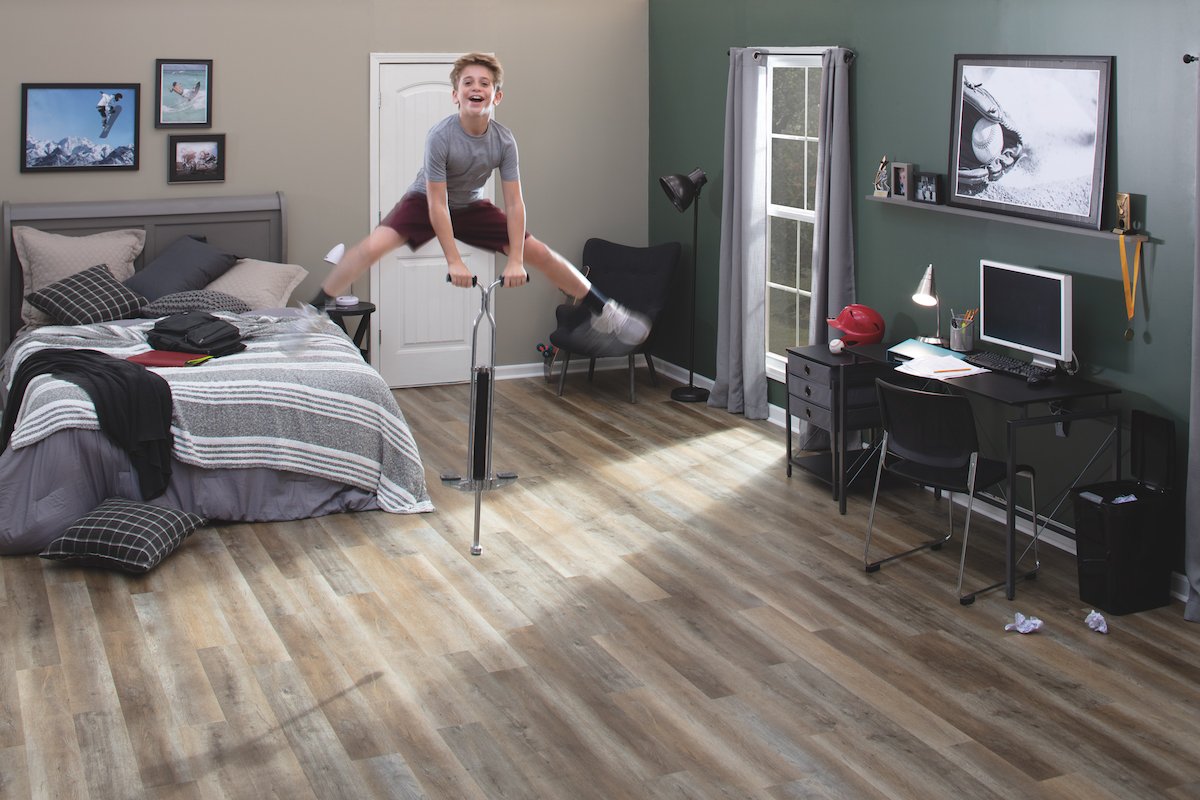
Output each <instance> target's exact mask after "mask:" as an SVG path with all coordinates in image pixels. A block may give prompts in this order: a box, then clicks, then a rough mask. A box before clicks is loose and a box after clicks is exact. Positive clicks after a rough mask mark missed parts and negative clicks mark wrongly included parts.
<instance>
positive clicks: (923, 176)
mask: <svg viewBox="0 0 1200 800" xmlns="http://www.w3.org/2000/svg"><path fill="white" fill-rule="evenodd" d="M913 181H914V183H913V195H912V199H913V202H914V203H930V204H932V205H940V204H941V203H942V202H943V201H944V199H945V198H944V197H943V196H942V176H941V175H939V174H938V173H936V172H918V173H917V174H916V177H914V178H913Z"/></svg>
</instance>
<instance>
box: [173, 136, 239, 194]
mask: <svg viewBox="0 0 1200 800" xmlns="http://www.w3.org/2000/svg"><path fill="white" fill-rule="evenodd" d="M223 180H225V134H223V133H193V134H185V135H181V136H168V137H167V183H197V182H201V181H223Z"/></svg>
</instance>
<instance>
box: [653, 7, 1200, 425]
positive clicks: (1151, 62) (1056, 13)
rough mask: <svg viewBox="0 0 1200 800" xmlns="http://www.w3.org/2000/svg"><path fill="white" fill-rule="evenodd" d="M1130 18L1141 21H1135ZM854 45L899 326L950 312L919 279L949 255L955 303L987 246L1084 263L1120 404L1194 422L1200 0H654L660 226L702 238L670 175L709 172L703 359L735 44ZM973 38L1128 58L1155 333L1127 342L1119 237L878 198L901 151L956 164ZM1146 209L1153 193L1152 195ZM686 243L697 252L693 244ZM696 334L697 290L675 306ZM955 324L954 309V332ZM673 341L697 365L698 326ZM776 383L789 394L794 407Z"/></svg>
mask: <svg viewBox="0 0 1200 800" xmlns="http://www.w3.org/2000/svg"><path fill="white" fill-rule="evenodd" d="M1118 20H1123V21H1118ZM748 45H760V46H771V45H775V46H809V45H841V46H845V47H849V48H850V49H852V50H854V51H855V52H856V53H857V54H858V59H857V61H856V62H855V65H854V68H853V83H852V90H851V91H852V97H853V100H854V114H855V118H854V124H853V129H854V136H855V142H854V168H855V178H854V180H855V196H856V202H855V209H854V211H855V226H856V235H855V239H856V248H857V266H856V270H857V278H858V292H859V297H858V299H859V301H860V302H864V303H867V304H869V305H871V306H874V307H875V308H877V309H878V310H879V311H880V312H881V313H882V314H883V315H884V318H885V319H886V320H887V323H888V338H904V337H907V336H912V335H915V334H916V333H918V329H920V332H926V329H928V328H930V327H931V326H932V315H931V312H929V311H928V310H927V309H921V308H918V307H916V306H914V305H913V304H912V302H911V301H910V299H909V298H910V295H911V294H912V291H913V289H914V288H915V286H916V284H917V281H918V280H919V279H920V276H921V272H922V270H923V269H924V268H925V265H926V264H929V263H933V264H935V265H936V268H937V280H938V289H939V293H940V294H941V296H942V299H943V312H944V314H948V311H946V308H945V307H946V306H947V305H953V306H955V307H967V306H971V305H975V303H974V302H972V300H973V299H976V298H977V294H978V288H977V283H978V279H977V272H978V261H979V259H980V258H981V257H986V258H991V259H995V260H999V261H1007V262H1011V263H1016V264H1025V265H1028V266H1041V267H1046V268H1050V269H1057V270H1062V271H1066V272H1070V273H1072V274H1073V275H1074V276H1075V303H1076V309H1075V313H1076V324H1075V349H1076V352H1077V354H1078V356H1079V359H1080V362H1081V365H1082V368H1083V372H1084V374H1086V375H1090V376H1092V377H1094V378H1096V379H1097V380H1101V381H1104V382H1109V383H1111V384H1113V385H1116V386H1119V387H1120V388H1121V389H1122V390H1123V393H1122V394H1121V395H1120V396H1119V397H1120V401H1119V402H1120V404H1121V405H1122V407H1125V408H1140V409H1143V410H1146V411H1151V412H1154V413H1158V414H1162V415H1165V416H1168V417H1170V418H1173V419H1175V420H1176V421H1177V426H1178V427H1179V429H1180V430H1179V435H1180V438H1181V440H1182V439H1183V437H1184V435H1185V434H1186V427H1187V424H1186V419H1187V413H1188V411H1187V410H1188V393H1189V378H1188V375H1189V372H1190V361H1191V354H1190V349H1191V348H1190V335H1191V334H1190V331H1191V302H1192V273H1193V247H1194V237H1195V231H1194V230H1193V229H1192V219H1193V216H1192V215H1193V210H1194V208H1195V203H1196V197H1195V180H1194V175H1195V166H1196V165H1195V141H1196V81H1197V74H1196V71H1197V69H1200V65H1197V64H1193V65H1184V64H1183V63H1182V60H1181V57H1182V55H1183V53H1185V52H1193V53H1194V52H1197V50H1200V3H1196V2H1194V0H1186V1H1185V0H1143V2H1140V3H1137V4H1136V5H1133V4H1130V3H1127V2H1116V0H1056V2H1054V3H1042V4H1034V3H1029V2H1025V1H1024V0H987V2H982V1H981V0H976V2H961V0H907V2H903V3H897V2H893V1H892V0H851V1H850V2H847V1H846V0H840V1H839V0H808V2H803V3H799V2H794V1H793V0H774V1H773V2H768V1H767V0H650V108H651V111H650V179H651V186H650V188H649V189H648V191H649V192H650V202H649V220H650V240H651V241H662V240H667V239H678V240H680V241H682V242H684V243H685V249H687V250H690V240H691V222H692V221H691V218H690V217H691V212H690V211H689V212H688V213H687V214H685V215H681V214H679V213H678V212H676V211H675V210H674V208H673V207H672V206H671V205H670V204H669V203H668V202H667V200H666V198H665V196H664V195H663V194H662V192H661V190H660V189H659V188H658V186H657V176H659V175H663V174H667V173H673V172H686V171H688V170H690V169H692V168H693V167H696V166H700V167H702V168H704V169H705V170H706V171H707V173H708V175H709V178H710V182H709V184H708V186H706V187H705V189H704V193H703V195H702V196H701V201H700V202H701V204H700V241H699V247H698V248H697V249H698V255H699V258H698V274H699V280H698V298H697V321H696V339H697V341H696V363H695V367H696V371H697V373H699V374H701V375H705V376H708V377H712V376H713V375H714V372H715V368H714V363H715V360H714V356H713V352H714V343H715V341H716V324H717V323H716V319H717V315H716V286H717V262H718V252H719V247H720V215H721V193H722V185H723V180H722V178H723V174H722V171H723V170H722V154H723V125H724V108H725V94H726V82H727V72H728V56H727V53H728V48H729V47H731V46H748ZM955 53H1007V54H1024V53H1047V54H1058V55H1111V56H1114V57H1115V60H1114V73H1113V81H1112V109H1111V116H1110V129H1109V143H1108V166H1107V175H1106V180H1105V200H1104V204H1105V205H1104V208H1105V216H1104V220H1103V222H1104V225H1105V226H1107V227H1111V224H1112V221H1111V213H1110V212H1111V209H1112V208H1113V206H1114V200H1113V197H1114V192H1115V191H1117V190H1118V189H1119V190H1120V191H1125V192H1130V193H1133V194H1134V195H1144V197H1145V209H1144V214H1143V215H1140V216H1141V220H1142V222H1143V224H1144V226H1145V228H1146V230H1147V231H1148V232H1149V233H1150V235H1151V237H1152V239H1153V244H1152V245H1151V246H1150V247H1149V248H1148V250H1147V251H1146V253H1145V263H1144V264H1143V269H1142V281H1141V286H1140V287H1139V292H1138V310H1137V318H1136V323H1135V326H1134V327H1135V331H1136V336H1135V339H1134V340H1133V341H1132V342H1126V341H1124V339H1123V338H1122V332H1123V331H1124V328H1125V306H1124V295H1123V290H1122V283H1121V267H1120V257H1119V254H1118V250H1117V245H1116V243H1115V242H1114V241H1112V240H1108V239H1098V238H1094V237H1088V236H1080V235H1077V234H1074V233H1071V232H1069V231H1062V232H1060V231H1045V230H1040V229H1035V228H1029V227H1026V226H1022V225H1018V224H1013V223H1011V222H1007V221H1005V219H1004V217H1002V216H998V215H997V216H996V217H995V219H994V221H993V220H992V219H984V220H979V219H971V218H964V217H957V216H951V215H948V214H939V213H934V212H930V211H928V210H923V209H922V208H920V207H895V206H893V205H888V204H882V203H873V202H868V201H866V200H864V199H863V198H864V196H865V195H866V194H868V193H869V192H870V189H871V181H872V179H873V177H874V172H875V168H876V166H877V165H878V163H879V158H880V156H882V155H885V154H886V155H887V156H888V157H889V158H891V159H892V160H894V161H906V162H912V163H915V164H917V165H919V168H920V169H923V170H928V171H933V172H939V173H945V172H946V160H947V149H948V141H949V127H950V119H949V117H950V96H951V73H952V69H953V57H954V54H955ZM1135 210H1136V209H1135ZM685 258H686V256H685ZM671 314H672V315H673V316H674V318H675V319H676V320H677V321H678V322H679V324H678V326H677V327H676V328H675V330H677V331H681V332H683V331H686V320H687V316H686V314H687V310H686V303H685V302H684V298H680V301H679V302H677V303H676V305H675V307H673V308H672V309H671ZM946 324H947V323H946V322H943V329H945V326H946ZM662 355H663V356H665V357H666V358H667V359H668V360H671V361H675V362H676V363H681V364H686V359H687V339H686V333H682V334H681V335H677V336H676V337H674V338H673V339H671V340H669V341H668V342H667V343H666V345H665V346H664V347H663V348H662ZM783 397H784V395H783V391H782V387H781V386H780V385H778V384H773V385H772V390H771V399H772V402H773V403H776V404H779V405H782V404H783Z"/></svg>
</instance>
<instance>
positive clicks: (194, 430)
mask: <svg viewBox="0 0 1200 800" xmlns="http://www.w3.org/2000/svg"><path fill="white" fill-rule="evenodd" d="M2 226H3V227H2V237H3V238H2V241H3V265H2V267H3V269H4V271H5V272H6V273H7V275H8V276H9V285H8V287H7V289H8V298H7V302H5V303H3V304H2V308H3V309H4V312H5V314H6V318H5V319H4V321H3V327H2V328H0V330H2V331H4V332H6V341H5V344H6V345H7V346H6V349H5V352H4V359H3V370H4V379H3V386H4V390H5V397H4V402H5V410H6V412H8V413H9V414H14V415H15V416H13V419H14V420H15V424H10V427H11V438H10V440H9V442H8V446H7V447H6V448H5V450H4V451H3V453H2V454H0V553H4V554H11V553H29V552H38V551H41V550H42V549H43V548H44V547H45V546H46V545H47V544H48V543H49V542H51V541H52V540H54V539H55V538H56V537H58V536H60V534H62V532H63V531H64V530H65V529H66V528H67V527H68V526H70V525H72V523H73V522H74V521H76V520H78V519H79V518H80V517H82V516H84V515H86V514H87V513H88V512H90V511H91V510H93V509H94V508H96V507H97V506H98V505H99V504H101V503H102V502H103V501H104V500H106V499H107V498H114V497H117V498H128V499H130V500H133V501H146V502H149V503H152V504H153V505H155V506H161V507H163V508H170V509H177V510H179V511H182V512H187V513H189V514H193V515H197V516H198V517H200V518H204V519H207V520H213V521H218V520H219V521H246V522H250V521H280V520H292V519H302V518H307V517H312V516H320V515H324V514H330V513H337V512H346V511H367V510H382V511H387V512H391V513H420V512H426V511H430V510H432V505H431V503H430V500H429V495H428V492H427V491H426V486H425V479H424V469H423V466H422V464H421V460H420V454H419V451H418V449H417V446H416V443H415V441H414V440H413V437H412V434H411V431H410V430H409V428H408V425H407V423H406V422H405V420H404V415H403V413H402V412H401V410H400V408H399V407H398V406H397V405H396V401H395V398H394V396H393V395H392V393H391V391H390V390H389V389H388V388H387V386H386V384H385V383H384V382H383V380H382V379H381V378H380V377H379V374H378V373H377V372H375V370H374V369H373V368H371V366H370V365H369V364H366V363H365V362H364V361H363V360H362V357H361V355H360V353H359V350H358V348H357V347H356V346H355V345H354V344H353V343H352V342H351V341H350V340H349V338H348V337H347V336H346V334H345V333H344V332H343V331H342V330H341V329H340V328H339V327H337V326H336V325H335V324H334V323H332V322H330V321H329V320H328V319H327V318H324V317H322V318H318V319H316V320H313V319H306V318H303V317H301V316H299V315H298V314H297V312H296V311H295V310H294V309H288V308H287V307H286V306H287V304H288V297H289V296H290V294H291V292H292V290H293V289H295V287H296V286H297V285H298V284H299V283H300V281H301V280H303V278H304V275H305V274H306V273H305V270H304V269H303V268H302V267H300V266H297V265H293V264H288V263H287V251H286V241H287V238H286V215H285V204H284V198H283V196H282V195H281V194H278V193H276V194H268V195H255V196H241V197H207V198H189V199H165V200H148V201H109V202H85V203H81V202H68V203H28V204H13V203H7V202H6V203H4V204H3V207H2ZM214 254H215V255H214ZM101 263H103V264H105V269H103V270H100V271H99V272H98V273H96V274H95V275H93V274H92V273H95V272H96V267H95V265H96V264H101ZM85 264H92V265H93V266H91V267H84V266H82V265H85ZM84 278H87V280H83V279H84ZM93 278H94V279H96V280H99V281H100V284H99V285H100V286H101V287H103V290H102V291H101V290H96V291H98V292H100V293H101V294H104V298H105V299H104V300H103V301H102V302H101V301H96V303H95V304H96V305H101V306H106V307H105V308H104V310H103V313H102V319H101V321H88V320H91V319H93V318H94V316H93V312H92V311H91V310H90V309H91V307H92V305H93V304H92V303H91V302H90V300H91V298H90V297H84V298H83V299H84V301H87V302H85V304H84V305H85V307H86V308H87V309H89V310H88V311H86V312H85V313H84V314H83V316H79V315H78V314H77V313H76V312H74V311H73V310H72V309H76V308H77V301H78V300H79V298H78V295H79V294H80V293H81V292H82V293H83V294H85V295H86V294H87V293H88V292H92V291H93V289H92V286H93V283H92V282H91V281H92V279H93ZM114 283H116V284H119V286H118V287H115V288H114V289H113V292H112V293H113V294H116V295H120V296H121V298H122V300H121V301H120V302H127V301H125V300H124V296H125V295H126V294H127V293H128V292H129V291H132V292H133V294H134V295H135V296H137V297H138V301H137V302H136V305H137V306H138V309H137V310H136V311H124V310H122V309H124V308H125V306H120V305H118V306H117V307H116V308H115V310H114V308H110V307H107V306H111V305H112V304H113V303H115V302H118V301H116V300H110V299H109V297H108V287H109V286H110V285H111V284H114ZM64 287H67V288H64ZM81 287H82V288H81ZM122 287H124V288H122ZM135 287H136V289H135ZM64 293H66V294H67V295H68V300H69V301H70V302H68V303H66V305H65V308H64V306H63V305H62V304H61V303H58V301H57V299H58V298H59V296H60V295H63V294H64ZM27 296H32V297H33V298H34V300H35V301H36V306H35V305H32V304H30V303H29V302H28V299H27ZM48 298H49V299H48ZM72 303H76V305H72ZM196 304H199V305H198V306H197V307H199V308H201V309H202V310H205V311H209V312H210V313H212V314H213V315H214V316H216V317H218V318H219V319H222V320H225V321H227V322H229V323H230V324H232V325H235V326H236V327H237V328H238V330H239V331H240V333H241V335H242V341H243V343H244V344H245V345H246V347H245V349H244V350H243V351H241V352H238V353H234V354H230V355H225V356H221V357H219V358H214V359H212V360H210V361H206V362H205V363H203V364H202V365H199V366H186V367H150V368H149V369H150V371H151V372H152V373H153V374H155V375H158V376H160V377H161V378H163V379H165V381H166V383H167V385H168V386H169V387H170V395H171V397H170V399H171V407H170V412H169V416H170V420H169V424H170V440H171V442H170V444H171V449H172V451H171V454H170V465H169V470H168V471H169V481H167V482H166V490H165V492H163V493H162V494H161V495H159V496H157V497H154V498H144V497H142V492H141V485H142V484H140V483H139V479H138V474H137V472H138V470H137V469H136V468H135V462H134V461H131V458H130V454H129V453H128V452H126V450H124V449H122V448H121V447H119V446H118V445H117V444H116V443H114V439H113V438H112V437H111V436H109V435H107V434H106V433H105V432H104V431H102V430H101V425H100V419H99V417H98V416H97V406H96V404H94V403H93V402H92V400H91V399H89V395H88V393H87V392H85V391H84V389H82V388H81V387H80V386H79V385H77V384H76V383H74V382H72V381H70V380H64V379H62V378H61V377H60V376H59V375H57V374H53V373H51V374H41V375H38V376H37V377H34V378H32V379H31V380H29V381H28V383H27V385H25V384H22V386H23V391H22V392H21V395H22V396H21V397H13V396H11V395H10V394H9V391H8V390H9V388H10V386H11V385H12V381H13V377H14V375H16V374H18V370H20V368H21V365H22V364H25V363H26V361H27V360H28V359H30V358H31V357H33V356H35V355H38V354H46V353H50V354H51V357H52V358H53V357H60V356H61V355H62V353H61V351H63V350H71V351H81V350H87V351H97V352H99V353H103V354H105V356H109V357H113V358H117V359H126V358H128V357H129V356H134V355H137V354H139V353H144V352H146V351H149V350H150V349H151V348H150V345H149V344H148V343H147V340H146V336H147V333H148V331H149V330H150V328H151V327H152V326H153V325H154V324H155V322H156V319H155V315H158V314H165V313H172V312H175V311H180V310H191V308H192V307H193V306H196ZM127 305H128V303H127ZM147 308H148V309H149V310H146V309H147ZM47 312H49V313H47ZM110 317H115V318H110ZM81 322H82V324H80V323H81ZM17 409H19V412H18V411H17ZM6 416H7V415H6Z"/></svg>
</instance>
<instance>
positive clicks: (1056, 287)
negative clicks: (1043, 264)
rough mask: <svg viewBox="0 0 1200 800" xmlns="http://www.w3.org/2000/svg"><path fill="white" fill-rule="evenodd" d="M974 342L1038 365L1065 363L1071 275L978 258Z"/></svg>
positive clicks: (1069, 347) (1069, 346)
mask: <svg viewBox="0 0 1200 800" xmlns="http://www.w3.org/2000/svg"><path fill="white" fill-rule="evenodd" d="M979 338H980V339H981V340H982V341H985V342H991V343H992V344H999V345H1004V346H1005V347H1011V348H1013V349H1014V350H1020V351H1021V352H1024V353H1029V354H1031V355H1032V356H1033V363H1035V364H1038V365H1040V366H1045V367H1050V368H1053V367H1054V366H1055V363H1054V362H1056V361H1071V359H1072V358H1073V348H1072V343H1071V276H1070V275H1066V274H1064V273H1061V272H1051V271H1049V270H1044V269H1034V268H1033V267H1019V266H1016V265H1015V264H1001V263H1000V262H998V261H988V260H986V259H980V261H979Z"/></svg>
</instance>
